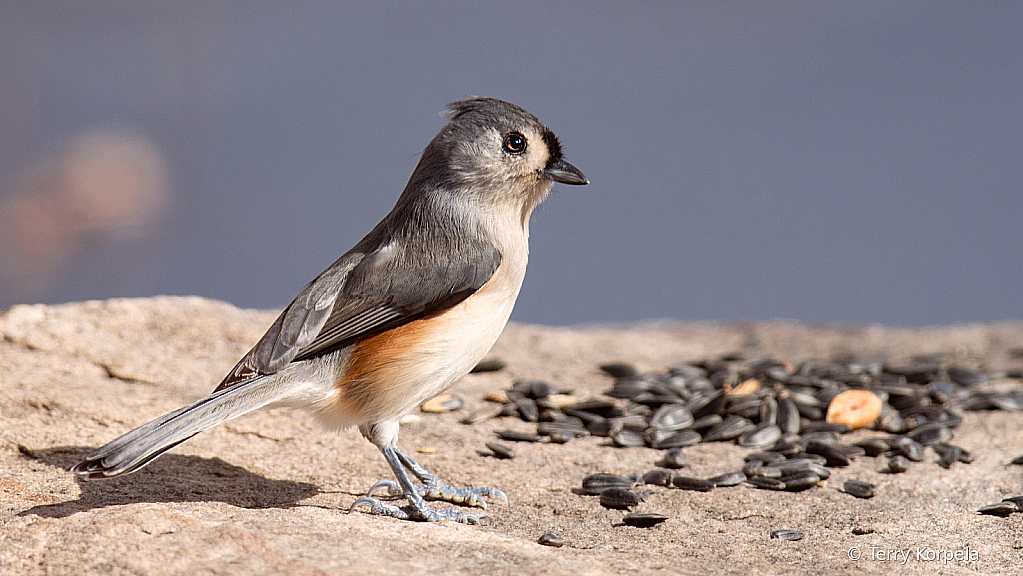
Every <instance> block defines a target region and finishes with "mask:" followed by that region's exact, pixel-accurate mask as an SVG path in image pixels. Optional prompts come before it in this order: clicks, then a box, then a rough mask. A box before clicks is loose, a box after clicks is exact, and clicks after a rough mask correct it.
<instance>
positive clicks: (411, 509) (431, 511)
mask: <svg viewBox="0 0 1023 576" xmlns="http://www.w3.org/2000/svg"><path fill="white" fill-rule="evenodd" d="M419 502H421V503H422V504H421V505H420V506H416V505H415V504H409V505H408V506H395V505H394V504H388V503H387V502H381V501H380V500H377V499H376V498H369V497H365V498H359V499H358V500H356V501H355V503H354V504H352V507H351V508H350V509H349V512H351V511H352V510H355V509H356V508H357V507H359V506H362V505H369V510H367V512H368V513H369V514H374V515H377V516H390V517H391V518H398V519H399V520H419V521H423V522H443V521H445V520H451V521H452V522H460V523H462V524H482V523H484V521H485V520H487V519H488V518H490V517H489V516H486V515H483V514H467V513H465V512H462V511H461V510H457V509H454V508H451V509H448V510H437V509H435V508H431V507H429V506H427V505H426V503H425V502H423V501H422V500H419Z"/></svg>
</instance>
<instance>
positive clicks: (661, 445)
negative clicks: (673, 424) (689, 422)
mask: <svg viewBox="0 0 1023 576" xmlns="http://www.w3.org/2000/svg"><path fill="white" fill-rule="evenodd" d="M653 434H654V435H658V433H653ZM702 439H703V438H702V437H701V436H700V433H699V432H697V431H696V430H690V429H686V430H679V431H678V432H675V433H673V434H670V435H668V436H664V437H659V436H658V439H657V440H655V441H651V442H650V447H651V448H656V449H658V450H664V449H666V448H683V447H685V446H692V445H694V444H699V443H700V441H701V440H702Z"/></svg>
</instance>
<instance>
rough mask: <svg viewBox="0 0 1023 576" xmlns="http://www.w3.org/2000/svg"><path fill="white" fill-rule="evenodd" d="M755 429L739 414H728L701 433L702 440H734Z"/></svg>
mask: <svg viewBox="0 0 1023 576" xmlns="http://www.w3.org/2000/svg"><path fill="white" fill-rule="evenodd" d="M754 429H756V426H754V425H753V423H752V422H750V421H749V420H747V419H745V418H743V417H741V416H729V417H728V418H725V419H724V421H723V422H721V423H720V424H718V425H717V426H715V427H713V428H711V429H710V430H708V431H707V433H706V434H704V435H703V441H704V442H715V441H727V440H734V439H736V438H738V437H739V436H741V435H743V434H745V433H747V432H750V431H752V430H754Z"/></svg>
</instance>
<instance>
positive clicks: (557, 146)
mask: <svg viewBox="0 0 1023 576" xmlns="http://www.w3.org/2000/svg"><path fill="white" fill-rule="evenodd" d="M540 135H541V136H542V137H543V143H544V144H546V145H547V152H548V153H549V154H550V155H549V156H548V160H547V161H548V162H550V161H551V160H561V142H558V137H557V136H555V135H554V132H553V131H552V130H551V129H550V128H548V127H546V126H544V127H543V130H542V131H541V132H540Z"/></svg>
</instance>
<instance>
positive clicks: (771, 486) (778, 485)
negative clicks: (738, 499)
mask: <svg viewBox="0 0 1023 576" xmlns="http://www.w3.org/2000/svg"><path fill="white" fill-rule="evenodd" d="M746 481H747V482H749V483H750V484H752V485H754V486H756V487H757V488H763V489H765V490H784V489H785V483H784V482H782V481H781V480H778V479H777V478H767V477H764V476H754V477H752V478H748V479H747V480H746Z"/></svg>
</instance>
